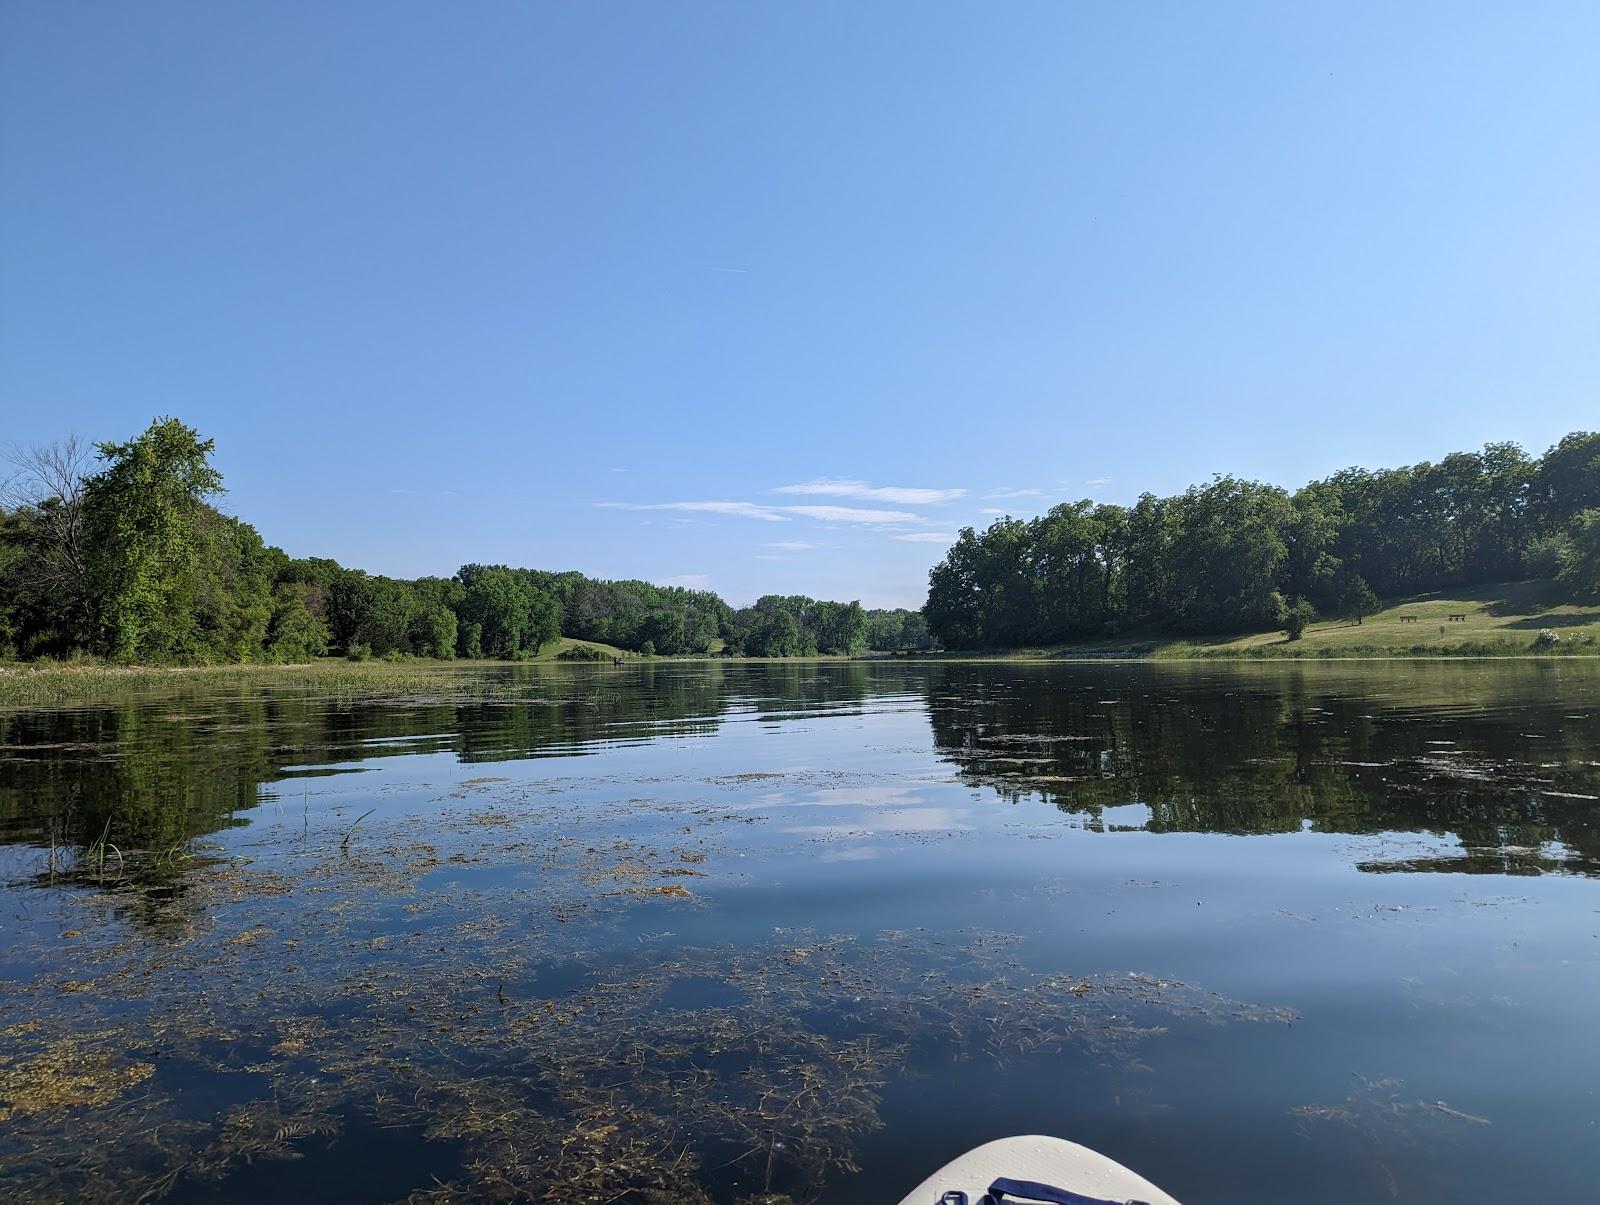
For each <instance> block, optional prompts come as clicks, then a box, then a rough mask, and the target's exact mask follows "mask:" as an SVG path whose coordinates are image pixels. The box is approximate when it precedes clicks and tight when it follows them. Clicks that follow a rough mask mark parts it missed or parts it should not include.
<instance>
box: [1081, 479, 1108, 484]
mask: <svg viewBox="0 0 1600 1205" xmlns="http://www.w3.org/2000/svg"><path fill="white" fill-rule="evenodd" d="M1084 484H1085V485H1110V484H1111V478H1109V477H1091V478H1089V480H1087V481H1085V482H1084Z"/></svg>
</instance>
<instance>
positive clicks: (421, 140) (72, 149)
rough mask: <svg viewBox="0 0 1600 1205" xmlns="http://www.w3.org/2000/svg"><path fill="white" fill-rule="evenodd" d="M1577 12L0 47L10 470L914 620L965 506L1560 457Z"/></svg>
mask: <svg viewBox="0 0 1600 1205" xmlns="http://www.w3.org/2000/svg"><path fill="white" fill-rule="evenodd" d="M1597 47H1600V5H1596V4H1594V3H1590V2H1584V3H1574V4H1538V3H1534V4H1517V5H1511V4H1493V5H1490V4H1473V3H1450V4H1427V3H1408V4H1404V5H1389V4H1377V3H1368V4H1348V3H1341V4H1281V3H1262V4H1251V5H1238V4H1235V5H1224V4H1134V5H1130V4H1112V3H1105V4H1099V5H1090V4H1083V3H1067V2H1064V0H1052V2H1050V3H1008V4H1003V5H997V4H990V3H970V4H948V3H922V2H919V3H878V4H861V3H857V2H854V0H852V2H848V3H815V2H809V0H808V2H807V3H793V4H776V3H770V4H768V3H762V4H749V3H742V2H741V3H726V4H701V3H688V2H685V0H674V2H673V3H670V4H643V3H633V4H618V3H581V4H580V3H563V4H553V3H534V2H530V0H517V2H516V3H492V2H488V0H480V2H477V3H473V4H470V5H441V4H436V3H429V4H409V3H397V2H395V0H383V2H382V3H356V2H353V0H341V2H340V3H336V4H327V5H309V4H306V5H302V4H265V5H263V4H257V5H246V4H233V3H215V2H214V0H204V2H197V3H164V2H159V0H151V2H144V3H139V4H112V3H100V4H95V3H74V4H62V3H60V2H59V0H10V3H8V4H6V5H4V6H3V7H0V442H6V443H10V442H19V443H24V444H26V443H33V442H38V441H43V440H48V439H51V438H54V437H56V436H58V435H60V434H62V433H64V432H66V431H69V430H76V431H78V432H81V433H84V434H87V435H91V436H94V437H97V438H122V437H125V436H127V435H130V434H132V433H133V432H135V431H137V430H139V429H141V428H142V427H143V426H144V425H145V423H147V422H148V421H149V420H150V418H151V417H153V416H154V415H156V414H168V413H170V414H176V415H178V416H180V417H182V418H184V419H185V420H186V421H188V422H190V423H192V424H195V425H197V426H199V427H200V428H201V429H202V431H204V432H205V433H206V434H207V435H210V436H214V437H215V438H216V440H217V443H218V457H217V459H218V463H219V465H220V467H221V468H222V469H223V471H224V472H225V474H226V476H227V480H228V485H229V488H230V493H229V496H228V497H227V499H226V500H225V505H226V506H227V508H228V509H230V510H233V511H235V512H236V513H239V514H241V515H242V516H244V517H245V518H247V519H249V520H250V521H251V522H253V523H255V524H256V525H257V526H258V527H259V528H260V530H261V532H262V534H263V535H264V536H266V538H267V539H268V540H269V541H271V542H274V543H277V544H280V545H282V546H283V547H285V548H286V549H288V550H289V551H290V552H292V553H295V554H320V555H328V556H333V557H336V558H338V559H339V560H340V561H342V562H344V563H346V564H352V565H356V566H360V567H364V568H368V569H372V570H374V571H378V572H387V573H393V574H399V575H406V576H411V575H417V574H423V573H442V574H448V573H449V572H451V571H453V569H454V568H455V567H456V566H457V565H458V564H460V563H462V562H464V561H469V560H483V561H505V562H509V563H512V564H524V565H534V566H539V567H544V568H577V569H582V570H584V571H586V572H589V573H593V574H598V575H601V576H608V577H621V576H639V577H647V578H651V579H654V580H657V581H674V580H676V581H683V582H689V583H694V584H706V585H709V586H711V587H713V588H715V589H717V590H719V591H721V592H722V593H723V594H724V595H726V596H727V597H729V598H730V599H731V600H732V601H735V602H745V601H748V600H750V599H752V598H754V597H755V596H756V595H757V594H760V593H766V592H769V591H776V592H783V593H789V592H805V593H810V594H813V595H818V596H823V597H839V598H856V597H859V598H861V599H862V600H863V601H864V602H866V603H867V604H869V605H896V604H901V605H912V606H915V605H919V604H920V602H921V600H922V596H923V588H924V585H925V581H926V572H927V569H928V567H929V566H930V565H931V564H932V563H933V562H934V561H936V560H937V559H938V558H939V556H940V555H942V553H943V550H944V546H945V543H946V540H947V537H948V536H949V534H950V533H952V532H954V531H956V530H957V529H958V528H959V527H960V526H962V525H965V524H979V525H981V524H983V523H985V522H987V521H988V520H989V519H990V518H991V517H992V516H993V514H994V513H995V512H999V511H1009V512H1011V513H1016V514H1021V515H1029V514H1033V513H1036V512H1037V511H1039V510H1042V509H1044V508H1045V507H1047V506H1048V505H1050V504H1051V503H1054V502H1056V501H1060V500H1063V499H1070V498H1078V497H1084V496H1090V497H1094V498H1097V499H1106V500H1112V501H1124V502H1126V501H1131V500H1132V499H1133V498H1134V497H1136V496H1137V495H1138V493H1140V492H1141V491H1142V490H1145V489H1149V490H1154V491H1156V492H1158V493H1165V492H1172V491H1176V490H1179V489H1181V488H1182V487H1184V486H1185V485H1187V484H1189V483H1190V482H1193V481H1197V480H1201V479H1204V478H1205V477H1207V476H1209V475H1210V474H1211V473H1213V472H1217V471H1232V472H1237V473H1241V474H1245V475H1248V476H1253V477H1259V478H1262V479H1265V480H1271V481H1277V482H1282V483H1284V484H1290V485H1293V484H1297V483H1299V482H1301V481H1303V480H1305V479H1307V478H1309V477H1312V476H1320V475H1322V474H1324V473H1326V472H1329V471H1331V470H1334V469H1337V468H1339V467H1342V466H1345V465H1349V464H1367V465H1379V464H1393V463H1400V462H1407V461H1412V460H1417V459H1423V458H1431V457H1437V456H1438V455H1440V454H1442V453H1444V452H1447V451H1450V450H1453V449H1456V448H1465V447H1474V446H1477V445H1480V444H1482V443H1483V442H1485V441H1487V440H1491V439H1513V440H1517V441H1519V442H1521V443H1522V444H1524V446H1526V447H1528V448H1529V449H1530V450H1532V451H1535V452H1537V451H1542V450H1543V449H1544V448H1545V447H1546V446H1548V445H1549V444H1550V443H1551V442H1553V441H1554V440H1555V439H1557V438H1558V437H1559V436H1560V435H1561V434H1563V433H1564V432H1566V431H1568V430H1571V429H1575V428H1581V427H1588V428H1592V427H1595V426H1600V71H1597V70H1596V68H1595V61H1596V48H1597Z"/></svg>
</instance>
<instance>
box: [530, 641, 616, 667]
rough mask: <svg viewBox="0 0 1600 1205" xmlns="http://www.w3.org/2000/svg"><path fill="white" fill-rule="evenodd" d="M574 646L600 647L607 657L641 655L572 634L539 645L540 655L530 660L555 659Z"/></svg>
mask: <svg viewBox="0 0 1600 1205" xmlns="http://www.w3.org/2000/svg"><path fill="white" fill-rule="evenodd" d="M574 647H581V648H588V649H598V650H599V651H600V652H602V653H604V654H605V655H606V656H607V657H629V658H637V657H638V656H639V654H638V653H630V652H628V651H627V650H626V649H619V648H617V647H616V646H615V645H610V644H601V643H600V642H599V641H598V640H577V639H574V638H573V637H571V636H558V637H557V638H556V639H554V640H548V641H546V642H545V643H544V644H541V645H540V646H539V654H538V656H536V657H530V658H529V660H531V661H554V660H555V659H556V657H557V655H558V654H560V653H564V652H566V650H567V649H570V648H574Z"/></svg>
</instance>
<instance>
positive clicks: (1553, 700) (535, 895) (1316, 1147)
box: [0, 661, 1600, 1205]
mask: <svg viewBox="0 0 1600 1205" xmlns="http://www.w3.org/2000/svg"><path fill="white" fill-rule="evenodd" d="M0 746H3V749H0V758H3V760H0V1119H3V1120H0V1187H3V1188H4V1190H5V1192H6V1195H7V1196H8V1197H13V1198H15V1197H21V1198H25V1199H62V1198H73V1197H101V1198H116V1199H130V1200H131V1199H135V1198H137V1197H139V1196H140V1195H141V1194H144V1193H150V1194H152V1195H161V1194H165V1195H166V1197H167V1199H170V1200H176V1201H201V1200H223V1199H227V1200H234V1201H259V1202H267V1201H274V1202H276V1201H281V1200H284V1199H286V1198H287V1199H297V1200H301V1201H310V1200H330V1201H331V1200H339V1201H369V1200H370V1201H387V1200H395V1199H404V1198H406V1197H408V1196H413V1197H414V1198H415V1199H419V1200H433V1199H439V1200H448V1199H457V1198H460V1199H517V1198H531V1199H535V1200H543V1199H549V1200H559V1201H562V1202H589V1201H595V1202H600V1201H615V1202H629V1201H636V1202H645V1201H688V1202H694V1201H715V1202H719V1203H731V1202H735V1201H750V1202H754V1201H761V1202H778V1201H787V1200H793V1201H796V1202H803V1201H815V1200H821V1201H829V1202H833V1201H837V1202H895V1201H897V1200H898V1199H899V1197H900V1195H901V1194H902V1193H904V1192H906V1191H908V1190H909V1188H910V1187H911V1186H912V1185H914V1184H915V1183H916V1182H917V1181H918V1180H920V1179H921V1178H922V1177H923V1176H924V1175H926V1174H927V1173H928V1172H929V1171H930V1170H932V1168H933V1167H935V1166H937V1165H938V1164H939V1163H941V1162H943V1161H945V1160H946V1159H948V1158H950V1157H953V1156H954V1155H955V1154H957V1153H959V1152H960V1151H961V1150H964V1149H966V1148H968V1147H970V1146H973V1145H975V1144H977V1143H979V1142H981V1141H984V1140H986V1139H989V1138H993V1137H997V1136H1000V1135H1004V1134H1011V1133H1030V1132H1040V1133H1052V1134H1059V1135H1062V1136H1064V1137H1068V1138H1072V1139H1074V1140H1077V1141H1081V1142H1085V1143H1088V1144H1089V1145H1091V1146H1094V1147H1096V1148H1098V1149H1100V1150H1102V1151H1105V1152H1106V1153H1108V1154H1110V1155H1112V1156H1113V1157H1115V1158H1117V1159H1119V1160H1121V1161H1123V1162H1125V1163H1127V1164H1129V1165H1130V1166H1132V1167H1134V1168H1136V1169H1137V1170H1139V1171H1140V1172H1142V1173H1143V1174H1145V1175H1146V1176H1148V1177H1149V1178H1151V1179H1153V1180H1154V1181H1156V1182H1157V1183H1159V1184H1161V1185H1162V1186H1163V1187H1165V1188H1166V1189H1167V1190H1168V1191H1169V1192H1171V1193H1173V1194H1174V1195H1176V1196H1177V1197H1179V1198H1180V1199H1181V1200H1183V1201H1184V1202H1185V1203H1186V1205H1202V1203H1205V1202H1215V1203H1223V1202H1227V1203H1230V1205H1239V1203H1242V1202H1274V1203H1276V1202H1282V1201H1286V1200H1295V1201H1298V1202H1340V1203H1345V1202H1351V1201H1368V1200H1374V1201H1376V1200H1386V1199H1395V1200H1401V1201H1407V1202H1417V1201H1452V1202H1457V1201H1459V1202H1473V1201H1482V1202H1491V1201H1493V1202H1502V1201H1507V1200H1543V1201H1580V1200H1593V1199H1594V1198H1595V1196H1596V1188H1595V1171H1596V1157H1595V1156H1596V1151H1597V1150H1600V1095H1597V1092H1600V1039H1597V1037H1596V1021H1595V1018H1596V1007H1597V1005H1600V879H1597V875H1600V799H1597V797H1600V666H1595V665H1591V664H1584V663H1580V662H1574V661H1564V662H1554V663H1538V662H1531V661H1530V662H1478V663H1463V664H1444V663H1419V664H1404V665H1402V664H1379V665H1354V664H1335V665H1323V666H1319V665H1295V666H1282V667H1279V666H1270V665H1256V666H1226V665H1223V666H1217V665H1205V666H1193V665H1090V666H1082V665H1048V664H1003V665H981V664H954V663H945V664H914V663H910V662H902V661H881V662H867V663H851V664H843V663H841V664H792V665H783V664H749V665H747V664H737V663H731V664H726V665H724V664H718V663H687V662H686V663H660V664H655V665H630V666H628V667H627V668H625V669H620V670H618V669H613V668H612V667H610V666H602V667H591V666H571V667H566V666H563V667H509V666H508V667H504V668H500V669H489V670H485V669H483V668H481V667H478V668H471V669H463V670H461V671H452V672H449V673H441V674H440V675H439V676H438V679H437V682H436V683H435V684H433V685H430V686H429V688H428V690H427V693H426V694H425V695H416V696H411V697H398V698H387V699H362V698H351V697H347V696H346V697H319V696H318V695H317V694H316V692H314V691H311V690H281V689H280V690H275V689H271V688H268V687H263V686H262V685H261V684H260V683H259V682H255V683H250V684H243V685H240V686H238V687H237V688H231V689H228V690H226V691H222V692H211V693H207V692H205V691H200V690H194V689H189V690H185V689H182V688H181V687H177V688H173V689H170V690H168V691H166V692H164V693H157V694H151V695H148V696H145V697H140V698H136V699H129V700H126V701H122V702H118V703H116V704H113V705H106V706H96V707H92V708H81V709H68V710H53V711H10V712H3V713H0ZM930 1205H931V1203H930Z"/></svg>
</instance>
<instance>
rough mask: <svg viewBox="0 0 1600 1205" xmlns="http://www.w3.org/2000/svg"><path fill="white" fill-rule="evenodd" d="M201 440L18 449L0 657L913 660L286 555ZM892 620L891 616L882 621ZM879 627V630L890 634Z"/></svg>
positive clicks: (6, 502) (910, 626) (597, 596)
mask: <svg viewBox="0 0 1600 1205" xmlns="http://www.w3.org/2000/svg"><path fill="white" fill-rule="evenodd" d="M213 451H214V441H212V440H209V439H202V438H201V436H200V434H199V432H197V431H196V430H194V429H193V428H191V427H188V426H186V425H185V424H183V423H182V422H180V421H178V420H177V419H172V418H167V419H157V420H156V421H155V422H153V423H152V424H151V425H150V427H149V428H148V429H147V430H146V431H145V432H143V433H142V434H141V435H139V436H138V437H136V438H134V439H132V440H129V441H127V442H125V443H98V444H94V445H89V444H87V443H85V442H83V441H82V440H78V439H67V440H63V441H61V442H59V443H57V444H54V445H51V446H49V447H44V448H35V449H32V450H31V451H27V452H19V453H18V454H17V455H16V457H15V468H16V470H17V471H16V472H15V473H14V474H13V475H12V476H11V477H10V478H9V480H8V481H7V482H6V485H5V492H4V495H3V496H0V656H4V657H29V658H32V657H65V656H71V655H74V654H92V655H98V656H103V657H108V658H113V659H117V660H125V661H146V662H211V663H216V662H232V661H305V660H308V659H310V658H313V657H318V656H323V655H326V654H334V655H341V656H348V657H354V658H363V657H368V656H378V657H382V656H417V657H501V658H513V659H515V658H524V657H528V656H532V655H533V654H535V653H537V652H538V650H539V649H540V647H541V646H543V645H546V644H548V643H549V642H550V641H552V640H555V639H556V638H557V637H560V636H569V637H573V638H576V639H580V640H588V641H594V642H596V643H601V644H609V645H613V646H616V647H618V648H622V649H626V650H630V651H634V652H640V653H644V654H652V653H659V654H682V653H706V652H709V651H711V650H712V649H713V648H714V647H715V646H716V645H717V643H718V642H719V641H720V642H721V646H722V650H723V651H724V652H725V653H728V654H744V655H748V656H765V657H785V656H802V655H810V654H815V653H846V654H849V653H855V652H858V651H860V650H861V649H862V648H864V647H866V646H867V644H868V643H869V640H870V642H871V643H872V647H874V648H897V647H912V645H909V644H903V643H901V642H903V641H911V642H917V641H922V640H925V639H926V629H925V627H923V626H921V617H920V615H919V616H917V617H916V619H915V620H912V619H910V618H909V616H911V615H914V614H915V613H912V612H874V613H872V617H870V622H869V614H868V613H867V612H865V611H863V610H862V608H861V605H860V604H859V603H856V602H850V603H838V602H826V601H819V600H816V599H810V598H804V597H800V596H794V597H779V596H771V597H767V598H763V599H760V600H759V601H758V602H757V603H756V604H755V606H753V607H746V608H742V609H740V610H737V611H736V610H734V609H733V608H732V607H730V606H729V605H728V604H727V603H726V602H724V601H723V600H722V599H721V598H719V597H718V596H717V595H716V594H714V593H712V592H710V591H708V590H691V589H685V588H683V587H678V586H656V585H652V584H651V583H649V582H642V581H601V580H597V579H594V578H590V577H586V576H584V575H583V574H581V573H572V572H567V573H554V572H547V571H544V570H538V569H523V568H513V567H510V566H506V565H476V564H473V565H463V566H462V567H461V569H460V570H459V571H457V573H456V574H455V575H454V576H452V577H448V578H444V577H423V578H418V579H416V580H402V579H399V578H391V577H384V576H382V575H379V574H371V573H365V572H363V571H362V570H359V569H352V568H348V567H346V566H343V565H340V564H339V563H338V562H337V561H333V560H329V559H326V558H322V557H308V558H294V557H290V556H289V555H288V554H287V553H285V552H283V551H282V550H281V549H278V548H273V547H270V546H268V545H267V544H266V543H265V541H263V540H262V538H261V536H260V534H259V533H258V532H257V531H256V530H255V528H253V527H251V526H250V525H249V524H248V523H245V522H242V521H241V520H239V519H236V518H234V517H232V516H229V515H226V514H224V513H223V512H221V511H220V510H218V509H217V508H216V507H215V506H214V505H213V500H214V499H215V498H216V497H217V496H218V495H219V494H221V493H222V476H221V474H220V473H219V472H218V471H217V470H216V469H215V467H213V465H212V463H211V456H212V453H213ZM891 616H892V617H893V618H892V622H891V619H890V618H889V617H891ZM891 629H892V630H891Z"/></svg>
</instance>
